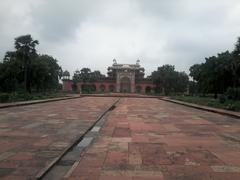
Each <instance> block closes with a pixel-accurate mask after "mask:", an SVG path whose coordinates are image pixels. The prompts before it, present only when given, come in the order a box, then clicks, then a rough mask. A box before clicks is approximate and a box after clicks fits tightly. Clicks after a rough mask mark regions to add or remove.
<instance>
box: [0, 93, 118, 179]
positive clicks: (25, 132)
mask: <svg viewBox="0 0 240 180" xmlns="http://www.w3.org/2000/svg"><path fill="white" fill-rule="evenodd" d="M115 100H116V98H97V97H95V98H91V97H90V98H87V97H85V98H80V99H71V100H63V101H56V102H49V103H43V104H35V105H28V106H19V107H12V108H6V109H1V110H0V179H7V180H9V179H12V180H18V179H29V178H32V177H34V176H36V174H37V173H39V172H40V171H41V170H42V169H43V168H44V167H46V166H48V165H49V164H50V163H51V162H52V161H53V160H54V159H55V158H56V157H58V156H59V155H60V154H61V153H62V152H63V151H64V150H65V149H66V148H67V147H68V146H69V145H71V144H72V143H73V142H75V140H76V139H78V138H79V137H80V136H81V135H82V134H83V133H85V132H86V130H87V129H88V128H89V127H90V126H92V125H93V123H94V122H95V121H96V120H97V118H98V117H99V116H100V115H101V114H102V113H103V112H104V111H105V110H106V109H107V108H108V107H110V106H111V104H112V103H113V102H114V101H115Z"/></svg>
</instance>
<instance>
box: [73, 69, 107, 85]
mask: <svg viewBox="0 0 240 180" xmlns="http://www.w3.org/2000/svg"><path fill="white" fill-rule="evenodd" d="M103 77H105V76H104V75H103V74H101V72H100V71H93V72H91V69H89V68H82V69H81V70H80V71H79V70H76V71H75V72H74V75H73V81H74V82H78V81H82V82H84V83H89V82H94V81H98V80H100V79H102V78H103Z"/></svg>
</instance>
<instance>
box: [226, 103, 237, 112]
mask: <svg viewBox="0 0 240 180" xmlns="http://www.w3.org/2000/svg"><path fill="white" fill-rule="evenodd" d="M226 109H227V110H232V111H234V110H236V106H235V105H234V104H232V103H230V104H228V105H227V106H226Z"/></svg>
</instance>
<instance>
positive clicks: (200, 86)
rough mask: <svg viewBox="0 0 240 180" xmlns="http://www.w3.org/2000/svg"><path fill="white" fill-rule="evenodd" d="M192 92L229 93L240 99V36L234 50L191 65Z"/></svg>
mask: <svg viewBox="0 0 240 180" xmlns="http://www.w3.org/2000/svg"><path fill="white" fill-rule="evenodd" d="M189 70H190V76H191V77H192V78H193V81H192V82H191V83H190V85H191V86H190V92H191V93H192V94H203V95H205V94H208V93H212V94H214V97H215V98H217V96H218V94H227V95H228V96H230V97H231V96H232V97H231V98H233V99H240V89H239V86H240V38H238V40H237V42H236V44H235V47H234V50H233V51H232V52H229V51H225V52H222V53H219V54H217V55H215V56H211V57H207V58H205V62H204V63H201V64H194V65H192V66H191V67H190V69H189Z"/></svg>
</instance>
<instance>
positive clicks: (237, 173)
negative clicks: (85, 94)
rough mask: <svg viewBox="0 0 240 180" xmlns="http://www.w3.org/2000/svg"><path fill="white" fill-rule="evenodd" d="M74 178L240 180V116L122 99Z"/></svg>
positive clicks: (76, 170) (170, 104) (73, 171)
mask: <svg viewBox="0 0 240 180" xmlns="http://www.w3.org/2000/svg"><path fill="white" fill-rule="evenodd" d="M69 179H71V180H74V179H78V180H163V179H166V180H180V179H181V180H210V179H211V180H214V179H216V180H239V179H240V121H239V120H237V119H234V118H230V117H227V116H222V115H218V114H215V113H210V112H206V111H201V110H196V109H192V108H189V107H184V106H181V105H177V104H173V103H169V102H165V101H161V100H157V99H136V98H122V99H121V101H120V103H119V104H118V105H117V107H116V108H115V109H114V110H113V111H112V112H111V113H110V115H109V116H108V117H107V120H106V122H105V125H104V126H103V128H102V130H101V132H100V136H99V138H98V139H96V140H95V141H94V142H93V144H92V145H91V146H90V147H89V148H88V149H87V150H86V151H85V152H84V154H83V156H82V158H81V159H80V160H79V163H78V164H77V166H75V168H73V169H72V173H71V175H70V177H69Z"/></svg>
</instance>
